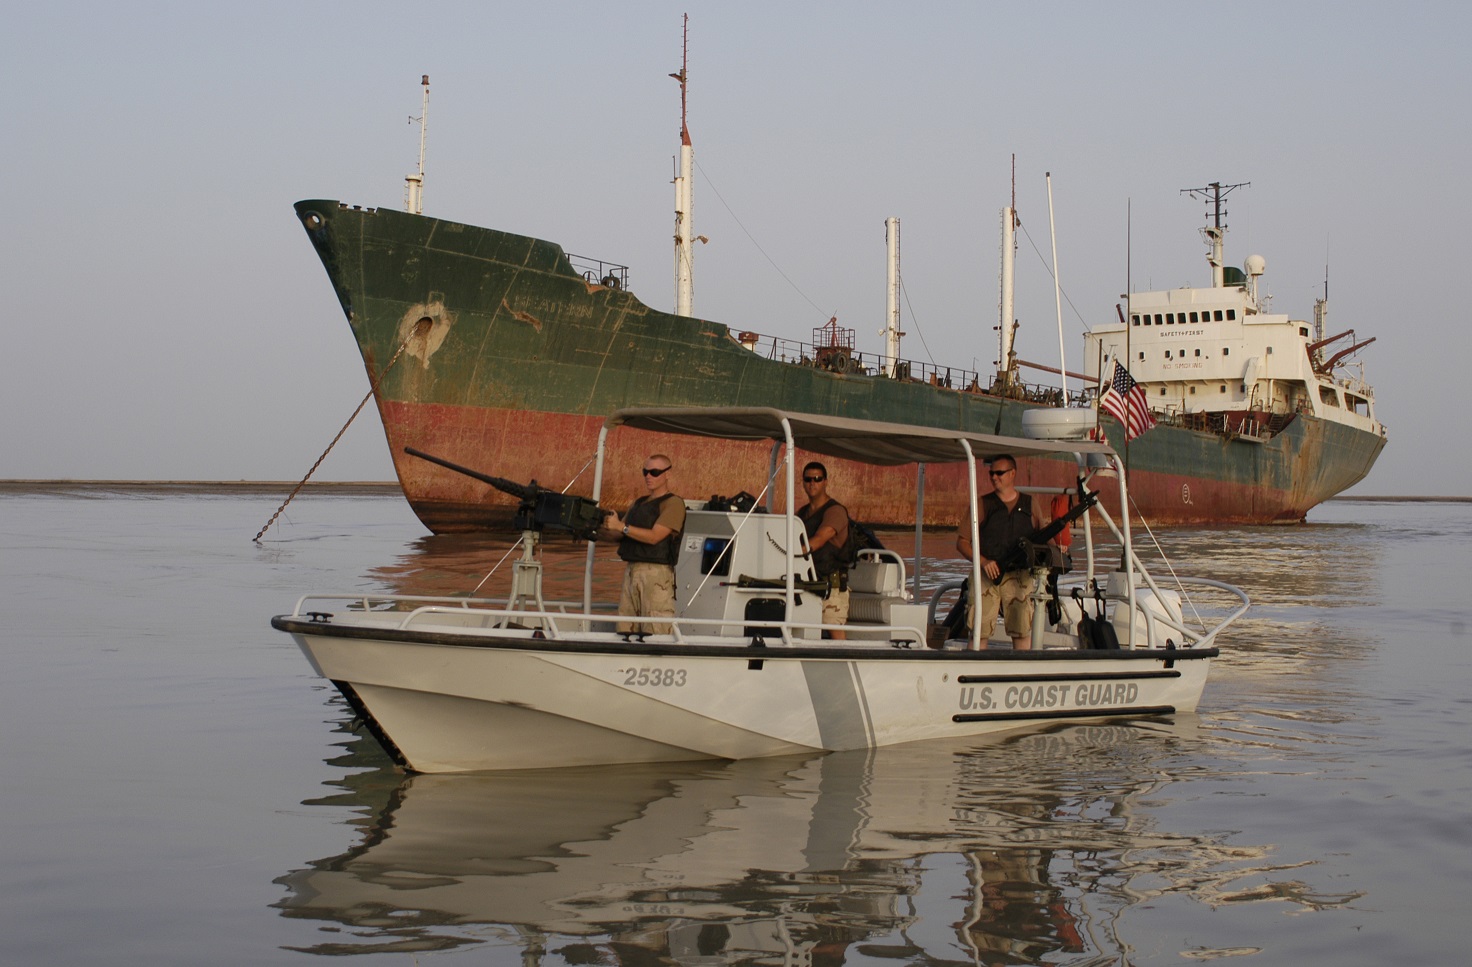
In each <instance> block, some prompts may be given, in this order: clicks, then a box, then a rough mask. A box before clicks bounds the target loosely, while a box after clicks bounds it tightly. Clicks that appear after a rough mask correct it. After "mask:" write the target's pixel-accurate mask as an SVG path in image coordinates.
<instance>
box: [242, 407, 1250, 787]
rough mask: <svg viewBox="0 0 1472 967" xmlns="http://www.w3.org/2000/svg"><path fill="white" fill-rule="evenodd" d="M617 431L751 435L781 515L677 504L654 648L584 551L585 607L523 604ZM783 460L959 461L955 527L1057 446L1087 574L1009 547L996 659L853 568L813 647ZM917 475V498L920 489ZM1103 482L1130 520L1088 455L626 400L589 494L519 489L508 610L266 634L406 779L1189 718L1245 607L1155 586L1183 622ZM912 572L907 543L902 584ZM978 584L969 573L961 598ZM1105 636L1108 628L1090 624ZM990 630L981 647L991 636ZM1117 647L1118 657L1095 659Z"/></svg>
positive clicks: (1072, 447)
mask: <svg viewBox="0 0 1472 967" xmlns="http://www.w3.org/2000/svg"><path fill="white" fill-rule="evenodd" d="M620 426H623V427H632V428H635V429H640V430H646V431H652V432H655V433H667V434H697V435H700V436H705V437H716V438H723V439H730V440H746V441H752V440H770V441H772V464H771V476H770V481H773V482H776V483H777V485H779V486H781V487H782V488H783V490H784V494H783V496H784V500H783V504H782V506H784V507H785V508H787V511H786V512H784V513H780V514H772V513H766V512H764V511H763V510H762V508H760V507H759V506H757V505H756V504H755V503H752V504H751V506H749V507H747V508H745V509H744V511H735V510H731V509H719V510H707V509H703V505H697V506H693V507H692V508H691V509H690V510H689V511H688V513H687V518H686V527H685V531H684V534H683V536H682V545H681V546H682V551H681V555H680V558H679V563H678V564H677V565H676V581H677V586H678V593H677V597H678V600H679V608H680V611H679V613H678V614H677V615H676V616H675V617H674V618H673V619H669V621H670V625H671V630H670V633H669V634H660V635H633V634H625V633H620V632H618V631H617V630H616V629H617V623H618V620H619V616H618V615H617V614H616V608H613V607H600V606H595V604H594V603H593V601H592V600H591V598H592V590H591V589H592V571H593V567H592V565H593V547H592V545H591V544H590V546H589V549H588V565H587V572H586V577H585V580H584V584H583V587H584V592H583V600H581V601H576V602H557V601H547V600H544V599H543V596H542V590H541V569H540V568H541V566H540V561H539V560H538V558H537V551H536V545H537V541H536V537H537V531H538V530H539V528H541V527H544V526H563V527H566V528H567V529H571V530H573V531H574V532H575V533H578V532H580V531H583V532H586V531H588V527H587V526H586V525H587V524H588V523H589V522H594V521H597V520H600V519H601V514H602V511H601V510H600V509H599V508H597V506H596V500H597V498H598V495H599V494H600V493H601V491H602V482H603V467H604V456H605V452H606V446H607V442H608V438H609V433H610V431H611V430H613V429H615V428H617V427H620ZM1046 435H1048V436H1054V437H1056V436H1059V435H1060V434H1058V433H1056V432H1049V433H1047V434H1046ZM799 450H801V451H804V452H806V453H816V454H822V455H827V456H833V457H840V458H845V459H850V460H858V461H863V462H867V463H872V464H878V465H887V466H900V465H906V464H918V465H921V466H922V469H923V465H926V464H931V463H961V464H964V465H965V466H966V468H967V471H968V474H967V476H968V479H969V481H970V498H971V505H972V509H973V512H972V516H971V519H972V520H973V521H975V520H976V519H977V514H976V513H975V509H976V504H977V501H978V498H979V496H980V493H981V491H980V488H979V485H978V480H977V465H978V463H980V462H983V461H985V460H986V459H988V458H990V457H992V456H994V455H997V454H1002V453H1009V454H1013V455H1015V456H1017V457H1019V458H1026V457H1041V456H1045V455H1049V454H1060V453H1066V454H1073V455H1075V459H1076V462H1077V465H1078V467H1079V476H1078V486H1077V487H1076V488H1073V489H1074V490H1075V491H1077V492H1078V493H1082V494H1083V495H1084V497H1083V499H1081V500H1080V501H1079V508H1081V509H1082V511H1083V513H1082V516H1081V519H1082V520H1083V521H1084V525H1083V527H1082V534H1083V549H1084V567H1083V569H1082V570H1081V572H1080V573H1078V574H1071V573H1069V572H1070V566H1071V561H1070V560H1069V559H1068V558H1067V556H1066V555H1064V554H1063V553H1062V552H1061V551H1059V550H1058V549H1057V548H1056V546H1054V545H1048V544H1028V543H1026V542H1024V544H1023V546H1020V547H1019V548H1018V554H1019V560H1020V561H1021V560H1025V564H1024V565H1023V566H1027V567H1030V568H1032V569H1033V570H1034V573H1035V574H1036V575H1037V576H1038V577H1039V578H1040V580H1039V581H1038V582H1037V584H1038V587H1039V591H1038V592H1037V594H1036V602H1035V603H1036V609H1035V614H1036V616H1037V617H1036V619H1035V620H1034V622H1033V648H1032V649H1031V650H1014V649H1013V648H1012V644H1011V642H1010V641H1009V640H1006V639H1005V638H1001V637H1000V635H999V629H997V628H988V629H980V628H978V629H972V630H971V632H970V638H969V639H967V640H959V641H946V640H945V638H946V635H945V633H944V632H943V631H942V630H941V624H942V623H941V622H940V621H938V620H937V605H938V604H939V602H940V594H941V593H942V592H943V591H944V590H945V589H942V591H941V592H937V593H936V595H935V597H933V598H932V599H931V600H930V601H929V602H928V603H922V602H918V601H916V600H915V594H914V590H913V589H914V588H918V587H919V575H918V574H914V575H912V576H911V578H909V579H907V576H906V568H905V563H904V560H903V559H902V558H901V557H900V556H899V555H898V554H896V553H894V552H892V551H873V550H871V551H865V552H863V553H862V554H861V556H860V559H859V560H858V561H857V563H856V564H855V565H854V566H853V568H852V570H851V571H850V574H849V589H850V615H849V623H848V625H847V626H846V628H845V629H844V630H846V631H847V632H848V639H847V640H831V639H826V638H824V637H823V632H824V631H825V626H824V625H823V624H822V598H821V597H820V594H821V593H822V592H823V585H821V584H820V583H819V582H817V581H816V580H815V578H816V575H815V573H814V571H813V568H812V565H811V559H810V555H809V554H808V551H807V544H806V537H805V532H804V530H803V527H802V525H801V524H800V522H798V521H797V520H796V518H795V517H794V515H793V514H792V512H791V508H793V507H794V505H795V500H794V497H795V489H796V476H797V469H796V468H797V467H798V466H800V462H801V460H803V459H805V457H803V456H801V455H800V454H799V453H798V451H799ZM1101 471H1103V472H1102V473H1101ZM918 477H919V480H920V486H919V488H917V501H918V500H923V481H924V474H923V473H920V474H919V475H918ZM483 479H488V480H494V478H483ZM1106 480H1107V481H1109V482H1112V483H1113V485H1115V486H1117V487H1118V490H1119V493H1118V502H1117V504H1116V506H1119V507H1128V506H1129V500H1128V492H1127V490H1126V484H1125V478H1124V473H1123V468H1122V467H1121V466H1120V462H1119V461H1118V459H1117V458H1116V456H1115V454H1114V452H1113V451H1112V450H1111V449H1110V448H1109V447H1108V446H1106V445H1103V444H1099V443H1092V442H1088V441H1084V440H1071V439H1062V440H1060V439H1043V440H1034V439H1022V438H1016V437H998V436H988V435H983V434H975V433H961V432H948V431H944V430H939V429H932V428H927V427H915V426H902V425H897V424H886V423H873V422H867V421H861V420H851V419H844V418H839V417H827V416H813V415H807V414H797V413H788V412H783V411H779V410H775V409H770V408H765V407H739V408H728V407H719V408H717V407H701V408H636V409H627V410H622V411H620V412H618V413H615V414H614V415H612V416H611V417H609V418H608V420H607V422H606V423H605V425H604V428H603V430H602V432H601V434H600V437H599V445H598V463H597V471H596V474H595V482H594V496H593V500H591V501H589V500H586V499H584V498H573V497H566V496H564V495H561V494H555V493H552V492H550V491H537V490H536V488H535V487H532V488H530V489H524V490H523V492H522V493H521V496H522V499H523V510H522V512H521V514H520V518H521V521H522V525H523V528H524V530H525V536H526V537H527V538H528V540H527V543H526V548H525V550H524V552H523V557H522V559H521V561H519V562H518V563H517V565H516V570H515V575H514V577H513V580H512V588H511V594H510V596H509V598H507V599H497V600H487V599H469V598H444V597H419V596H409V595H393V594H382V595H375V594H366V595H365V594H308V595H304V596H303V597H302V598H300V599H299V600H298V601H297V604H296V607H295V609H294V610H293V611H292V612H291V613H290V614H286V615H278V616H276V617H275V618H273V619H272V621H271V624H272V626H273V627H275V628H277V629H279V630H281V631H285V632H288V633H290V634H291V635H292V637H293V638H295V639H296V641H297V643H298V644H299V645H300V646H301V649H302V651H303V652H304V653H305V654H306V656H307V658H308V660H309V661H310V662H311V663H312V667H313V668H314V669H315V670H316V671H317V673H318V674H320V675H321V676H322V677H324V678H326V679H328V680H330V681H331V682H332V683H333V684H334V685H335V686H337V688H338V689H339V691H341V692H342V694H343V695H344V697H345V698H346V699H347V701H348V703H349V704H350V705H351V706H352V707H353V709H354V710H355V711H356V712H357V713H358V714H359V715H360V716H361V718H362V719H363V721H364V722H365V723H366V724H367V726H368V727H369V729H370V730H371V731H372V732H373V734H374V735H375V737H376V738H377V739H378V740H379V741H380V742H381V743H382V745H383V746H384V748H385V749H386V750H387V751H388V753H389V754H390V755H391V756H393V757H394V759H395V760H396V761H397V762H399V764H400V765H402V766H404V767H405V768H407V769H410V770H413V771H417V772H466V771H481V770H499V769H527V768H546V767H558V766H582V765H593V764H601V763H613V762H657V761H679V760H691V759H705V758H714V759H748V758H758V757H763V756H776V755H788V754H794V753H803V752H811V751H823V750H829V751H834V750H843V749H857V748H865V747H875V746H888V745H894V744H898V743H902V742H914V741H918V740H924V739H934V738H941V737H957V736H967V735H979V734H982V733H988V732H995V731H1000V730H1003V729H1011V728H1017V727H1018V726H1020V725H1028V724H1035V723H1051V722H1059V721H1068V720H1074V719H1081V720H1102V719H1110V718H1119V717H1140V716H1158V715H1172V714H1175V713H1178V712H1192V711H1194V710H1195V708H1196V705H1197V702H1198V701H1199V699H1200V697H1201V692H1202V688H1203V687H1204V685H1205V682H1206V676H1207V670H1208V668H1209V666H1210V663H1211V659H1212V658H1213V657H1215V656H1216V655H1217V649H1216V647H1215V640H1216V636H1217V635H1218V633H1219V632H1220V631H1221V630H1222V629H1223V628H1225V627H1226V626H1227V625H1228V624H1230V623H1231V622H1232V621H1234V620H1236V618H1237V617H1238V616H1240V615H1241V614H1242V613H1243V612H1244V611H1245V610H1246V608H1247V598H1246V595H1244V594H1243V593H1242V592H1241V591H1240V590H1239V589H1237V588H1234V587H1231V586H1230V585H1226V584H1222V583H1220V582H1215V581H1209V580H1205V579H1182V578H1174V579H1173V580H1175V581H1177V582H1180V583H1181V584H1182V587H1183V588H1185V587H1190V588H1192V589H1193V590H1196V589H1201V590H1202V591H1203V593H1205V594H1208V595H1212V596H1215V597H1216V598H1217V599H1218V600H1217V601H1216V602H1215V604H1214V605H1210V606H1208V607H1207V610H1208V611H1209V613H1211V614H1213V615H1214V619H1215V623H1214V624H1210V625H1209V626H1202V627H1193V625H1192V624H1190V623H1188V622H1187V621H1185V620H1184V618H1183V611H1182V608H1181V593H1182V592H1181V591H1179V590H1176V589H1174V588H1172V589H1166V588H1162V587H1160V586H1158V585H1157V584H1156V582H1155V580H1154V579H1153V578H1152V577H1151V576H1150V575H1149V574H1147V573H1146V571H1145V569H1144V567H1143V566H1142V565H1141V562H1140V561H1139V559H1138V557H1137V556H1136V555H1135V553H1134V550H1133V545H1132V541H1131V533H1130V528H1129V522H1128V517H1127V515H1122V519H1121V520H1119V521H1117V522H1116V521H1114V520H1113V519H1112V518H1111V517H1110V516H1109V514H1108V513H1107V512H1106V511H1105V509H1104V507H1103V506H1102V504H1101V503H1099V502H1097V501H1096V500H1094V499H1093V497H1094V492H1092V491H1090V490H1089V489H1088V488H1089V486H1090V484H1091V483H1093V482H1094V481H1106ZM503 483H504V482H497V485H498V486H501V485H502V484H503ZM503 489H505V488H504V487H503ZM1100 524H1102V527H1103V529H1104V530H1105V531H1107V532H1108V533H1109V534H1110V535H1112V539H1113V541H1114V542H1115V543H1116V544H1117V546H1118V547H1119V548H1122V553H1121V554H1119V557H1118V558H1116V559H1122V562H1123V565H1124V566H1123V569H1121V570H1117V571H1112V572H1110V573H1108V574H1104V573H1102V572H1096V570H1095V552H1094V536H1095V530H1097V529H1099V525H1100ZM974 530H975V528H974V526H973V531H974ZM975 536H976V535H975V534H974V533H973V537H975ZM976 544H977V542H976V541H975V540H973V546H976ZM919 561H920V555H919V547H918V541H917V547H916V554H915V557H914V562H915V563H916V570H918V564H919ZM1049 577H1051V578H1052V579H1053V580H1051V581H1050V580H1047V579H1048V578H1049ZM979 581H980V563H979V560H977V559H973V561H972V578H971V583H972V586H976V585H977V584H978V583H979ZM1054 586H1056V587H1057V592H1056V594H1055V593H1054V592H1053V590H1052V588H1053V587H1054ZM1076 588H1078V589H1082V590H1083V591H1084V593H1086V594H1089V595H1090V596H1093V595H1095V594H1097V595H1098V596H1099V604H1098V607H1099V608H1101V609H1107V613H1106V614H1104V615H1101V616H1100V617H1099V618H1098V619H1097V620H1095V619H1093V618H1090V619H1089V620H1085V617H1086V615H1084V614H1081V613H1080V610H1079V608H1078V606H1077V605H1075V604H1074V600H1076V599H1074V600H1070V598H1071V597H1072V594H1073V591H1074V589H1076ZM1223 596H1224V597H1223ZM1222 601H1225V602H1226V603H1225V604H1223V603H1222ZM1087 610H1089V611H1092V610H1093V607H1092V606H1091V607H1089V608H1088V609H1087ZM624 617H625V618H626V619H628V618H631V617H632V616H624ZM1050 619H1052V620H1050ZM1102 624H1107V625H1108V628H1109V630H1111V631H1112V632H1113V634H1108V635H1105V634H1098V635H1096V634H1090V633H1089V626H1090V625H1095V626H1096V627H1095V628H1094V631H1096V632H1097V631H1099V630H1100V629H1099V628H1098V627H1097V625H1102ZM827 630H836V629H832V628H829V629H827ZM994 634H997V635H999V640H997V641H992V640H989V639H990V638H991V636H992V635H994ZM1115 641H1117V642H1118V646H1117V647H1099V645H1100V644H1101V643H1107V644H1110V645H1112V644H1114V643H1115Z"/></svg>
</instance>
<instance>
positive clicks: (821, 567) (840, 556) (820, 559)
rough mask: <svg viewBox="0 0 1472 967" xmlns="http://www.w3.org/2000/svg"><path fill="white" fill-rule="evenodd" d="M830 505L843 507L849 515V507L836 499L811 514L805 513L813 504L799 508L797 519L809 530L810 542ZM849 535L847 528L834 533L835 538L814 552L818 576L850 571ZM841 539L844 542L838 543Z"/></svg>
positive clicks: (814, 567) (814, 562)
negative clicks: (839, 532)
mask: <svg viewBox="0 0 1472 967" xmlns="http://www.w3.org/2000/svg"><path fill="white" fill-rule="evenodd" d="M829 507H842V508H843V513H844V516H848V508H847V507H844V506H843V504H840V503H839V502H838V501H836V500H829V501H828V502H827V503H825V504H823V506H822V507H820V508H818V512H817V513H814V514H811V516H809V515H808V513H805V512H806V511H811V509H812V505H811V504H808V505H805V506H803V507H801V508H800V509H799V510H798V512H797V519H798V520H800V521H802V526H803V530H805V531H807V532H808V542H809V543H811V542H812V540H813V538H814V537H816V536H817V534H818V529H819V528H821V527H822V526H823V518H824V517H826V516H827V514H828V508H829ZM849 520H850V523H852V520H853V519H852V518H849ZM848 537H849V535H848V530H847V529H845V530H844V532H843V533H842V534H835V535H833V540H831V541H829V542H828V543H827V544H824V545H823V546H822V547H820V548H818V549H817V550H816V551H814V552H813V570H815V571H817V572H818V577H820V578H826V577H828V576H830V575H832V574H835V573H842V572H847V571H848V564H849V556H848ZM840 540H842V541H843V543H842V544H839V543H838V542H839V541H840Z"/></svg>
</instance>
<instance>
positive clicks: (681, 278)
mask: <svg viewBox="0 0 1472 967" xmlns="http://www.w3.org/2000/svg"><path fill="white" fill-rule="evenodd" d="M670 76H671V77H673V78H674V79H675V80H677V81H679V82H680V170H679V173H678V174H676V175H675V315H677V316H688V315H690V314H691V313H692V312H693V311H694V304H695V274H694V262H695V251H694V249H693V247H692V245H693V243H694V240H693V239H692V238H691V231H692V229H691V218H692V216H693V214H694V208H695V198H694V192H693V191H692V188H691V182H692V174H693V169H694V167H695V148H694V147H693V146H692V145H691V144H690V126H689V125H688V124H687V123H686V108H687V94H688V93H689V86H690V85H689V80H690V15H689V14H688V13H687V14H685V28H684V41H683V44H682V47H681V52H680V72H679V73H678V74H671V75H670ZM702 241H703V239H702Z"/></svg>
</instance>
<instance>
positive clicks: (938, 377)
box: [732, 332, 1092, 406]
mask: <svg viewBox="0 0 1472 967" xmlns="http://www.w3.org/2000/svg"><path fill="white" fill-rule="evenodd" d="M732 338H733V339H735V340H736V341H737V342H738V343H740V344H741V345H742V346H744V347H745V348H747V349H748V350H750V351H751V352H754V353H756V354H757V355H758V356H762V357H763V358H766V359H770V360H773V361H774V362H779V363H790V364H792V365H795V366H808V367H812V368H815V369H822V370H827V371H828V372H831V373H838V374H847V375H853V376H887V375H888V371H887V370H886V368H885V357H884V356H882V355H880V354H878V353H866V352H856V351H854V350H853V349H852V348H851V347H849V346H846V345H843V344H842V342H841V341H840V343H839V344H836V345H827V346H824V345H818V344H814V343H809V342H802V341H800V340H797V339H784V338H782V337H780V336H764V335H760V334H758V333H754V332H742V333H733V334H732ZM893 378H894V379H895V380H897V381H900V382H908V383H924V384H926V385H929V386H935V387H938V388H941V389H953V390H957V391H960V392H964V393H985V394H987V395H992V396H1006V397H1009V398H1012V399H1018V400H1025V401H1027V402H1030V403H1043V404H1047V405H1050V406H1061V405H1063V391H1062V390H1061V389H1059V388H1058V387H1056V386H1047V385H1042V384H1035V383H1024V382H1022V381H1020V380H1015V381H1012V382H1011V383H1010V384H1009V385H1008V386H1006V387H998V386H997V385H995V384H992V383H989V382H983V381H982V378H981V374H979V373H978V372H976V371H975V370H971V369H962V368H960V367H957V366H941V365H937V364H935V363H927V362H922V361H920V360H918V359H900V360H896V361H895V367H894V377H893ZM1088 392H1091V390H1090V391H1088ZM1072 398H1073V400H1074V401H1075V402H1078V403H1082V402H1084V401H1086V400H1087V399H1090V398H1092V397H1091V396H1089V395H1087V394H1086V393H1078V394H1075V395H1073V396H1072Z"/></svg>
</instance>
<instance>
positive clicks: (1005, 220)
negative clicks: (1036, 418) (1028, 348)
mask: <svg viewBox="0 0 1472 967" xmlns="http://www.w3.org/2000/svg"><path fill="white" fill-rule="evenodd" d="M1016 283H1017V155H1015V154H1014V155H1013V156H1012V205H1011V207H1009V208H1004V209H1002V303H1001V306H1000V307H999V311H998V317H997V332H998V333H1000V336H999V345H998V351H999V355H998V356H997V384H998V385H999V386H1000V387H1001V389H1002V392H1003V393H1010V392H1011V387H1012V385H1013V383H1014V382H1015V377H1016V375H1017V360H1016V358H1015V354H1014V351H1013V342H1014V340H1015V339H1016V336H1017V316H1016V315H1015V313H1016V311H1017V307H1016V297H1015V294H1014V293H1015V289H1016Z"/></svg>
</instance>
